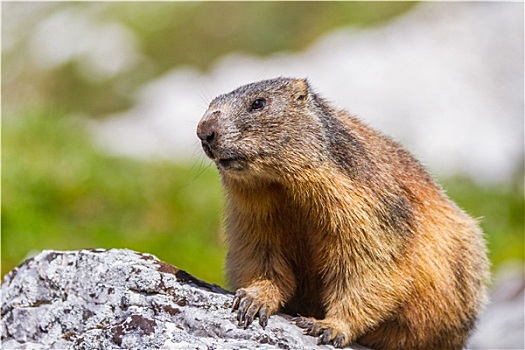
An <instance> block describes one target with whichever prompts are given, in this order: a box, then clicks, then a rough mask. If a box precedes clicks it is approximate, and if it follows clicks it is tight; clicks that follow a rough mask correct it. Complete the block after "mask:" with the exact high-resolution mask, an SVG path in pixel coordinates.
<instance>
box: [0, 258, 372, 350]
mask: <svg viewBox="0 0 525 350" xmlns="http://www.w3.org/2000/svg"><path fill="white" fill-rule="evenodd" d="M231 301H232V295H231V293H230V292H228V291H226V290H224V289H222V288H220V287H219V286H217V285H212V284H209V283H206V282H204V281H201V280H198V279H197V278H195V277H193V276H191V275H189V274H188V273H186V272H184V271H182V270H179V269H178V268H176V267H174V266H172V265H169V264H166V263H164V262H161V261H159V260H158V259H157V258H156V257H154V256H152V255H149V254H141V253H137V252H133V251H130V250H124V249H112V250H102V249H95V250H81V251H67V252H58V251H44V252H42V253H40V254H39V255H37V256H36V257H34V258H32V259H29V260H27V261H26V262H24V263H23V264H21V265H20V266H19V267H17V268H15V269H14V270H13V271H11V272H10V273H9V274H7V275H6V276H5V278H4V281H3V284H2V309H1V310H2V311H1V312H2V319H1V336H2V348H3V349H29V348H30V349H124V348H125V349H141V350H142V349H242V348H244V349H254V348H258V349H279V348H280V349H328V348H332V347H331V346H317V345H316V339H315V338H313V337H309V336H306V335H303V334H302V331H301V329H299V328H298V327H296V326H295V325H294V324H292V323H291V322H290V321H289V320H288V319H287V318H286V316H284V315H275V316H272V317H271V318H270V320H269V322H268V326H267V327H266V329H265V330H263V329H262V328H261V327H260V326H259V325H258V324H253V325H251V326H250V327H248V329H246V330H244V329H242V328H239V327H238V326H237V324H236V320H235V314H233V313H232V312H231ZM353 348H355V349H363V348H362V347H360V346H358V345H356V346H354V347H353Z"/></svg>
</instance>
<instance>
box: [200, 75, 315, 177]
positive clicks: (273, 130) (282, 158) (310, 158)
mask: <svg viewBox="0 0 525 350" xmlns="http://www.w3.org/2000/svg"><path fill="white" fill-rule="evenodd" d="M318 102H319V99H318V97H317V96H316V95H315V94H314V93H313V92H312V91H311V89H310V87H309V85H308V82H307V81H306V79H291V78H277V79H271V80H264V81H260V82H257V83H252V84H248V85H244V86H241V87H240V88H238V89H236V90H234V91H232V92H230V93H227V94H224V95H220V96H218V97H217V98H215V99H214V100H213V101H212V102H211V103H210V106H209V108H208V110H207V111H206V113H205V114H204V116H203V117H202V119H201V121H200V122H199V125H198V127H197V135H198V137H199V138H200V140H201V142H202V147H203V149H204V152H205V153H206V155H207V156H208V157H210V158H211V159H213V160H214V161H215V163H216V164H217V167H218V168H219V171H220V172H221V174H222V175H223V176H225V175H226V176H244V175H245V174H250V175H259V176H262V177H265V176H271V177H274V176H279V175H283V174H284V173H290V172H294V171H300V170H301V169H304V168H311V167H313V166H316V164H318V162H319V161H322V160H323V158H324V156H323V153H324V152H323V145H324V144H325V136H324V134H325V133H324V131H323V130H324V129H323V123H322V121H321V120H320V117H319V114H320V113H319V108H317V107H318V105H319V104H318Z"/></svg>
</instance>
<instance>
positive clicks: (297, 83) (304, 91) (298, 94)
mask: <svg viewBox="0 0 525 350" xmlns="http://www.w3.org/2000/svg"><path fill="white" fill-rule="evenodd" d="M309 90H310V89H309V85H308V80H306V79H295V80H294V81H293V94H294V99H295V100H296V101H304V100H306V98H307V97H308V94H309Z"/></svg>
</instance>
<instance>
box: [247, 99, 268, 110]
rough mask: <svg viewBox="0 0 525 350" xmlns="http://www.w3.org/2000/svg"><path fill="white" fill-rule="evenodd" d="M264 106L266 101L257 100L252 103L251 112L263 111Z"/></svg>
mask: <svg viewBox="0 0 525 350" xmlns="http://www.w3.org/2000/svg"><path fill="white" fill-rule="evenodd" d="M264 106H266V100H265V99H264V98H258V99H256V100H255V101H253V102H252V105H251V108H250V109H251V110H252V111H256V110H259V109H263V108H264Z"/></svg>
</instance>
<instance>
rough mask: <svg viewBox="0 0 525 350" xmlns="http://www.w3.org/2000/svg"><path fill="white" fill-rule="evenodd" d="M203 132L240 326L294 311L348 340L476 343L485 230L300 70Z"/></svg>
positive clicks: (257, 87) (228, 102)
mask: <svg viewBox="0 0 525 350" xmlns="http://www.w3.org/2000/svg"><path fill="white" fill-rule="evenodd" d="M197 135H198V137H199V138H200V140H201V141H202V147H203V149H204V151H205V153H206V155H208V156H209V157H210V158H211V159H213V160H214V161H215V163H216V165H217V167H218V169H219V172H220V175H221V179H222V183H223V186H224V188H225V193H226V197H227V209H226V240H227V245H228V246H229V250H228V253H227V258H226V273H227V278H228V280H229V283H230V285H231V287H232V288H234V289H235V290H236V294H235V297H234V300H233V310H237V311H238V316H237V319H238V322H239V325H241V326H244V327H245V328H246V327H247V326H248V325H250V324H251V323H252V321H253V320H254V318H255V317H259V323H260V325H261V326H263V327H264V326H266V324H267V321H268V317H269V316H270V315H272V314H274V313H276V312H277V311H279V310H282V311H284V312H287V313H290V314H293V315H300V316H299V317H297V318H296V319H295V321H296V323H297V325H298V326H300V327H302V328H305V333H307V334H309V335H312V336H319V342H320V343H333V345H335V346H336V347H343V346H345V345H348V344H350V343H351V342H353V341H357V342H359V343H361V344H363V345H366V346H368V347H371V348H373V349H389V350H392V349H426V350H428V349H461V348H462V347H463V346H465V344H466V341H467V339H468V337H469V334H470V333H471V332H472V330H473V328H474V326H475V322H476V318H477V316H478V313H479V312H480V310H481V309H482V307H483V306H484V304H485V302H486V286H485V284H486V282H487V280H488V274H489V272H488V271H489V269H488V261H487V256H486V247H485V241H484V238H483V234H482V231H481V230H480V228H479V227H478V224H477V222H476V221H475V220H474V219H472V218H471V217H469V216H468V215H467V214H465V213H464V212H463V211H462V210H461V209H459V208H458V207H457V206H456V205H455V204H454V203H453V202H452V201H451V200H450V199H449V198H448V197H447V196H446V195H445V194H444V192H443V190H442V189H441V188H440V187H439V186H438V185H437V184H436V183H435V182H434V180H433V179H432V178H431V176H430V175H429V174H428V173H427V172H426V171H425V169H424V168H423V166H422V165H421V164H420V163H419V162H418V161H417V160H415V158H414V157H413V156H411V155H410V154H409V153H408V152H407V151H406V150H405V149H403V148H402V147H401V146H400V145H399V144H398V143H396V142H395V141H393V140H392V139H391V138H389V137H387V136H384V135H383V134H381V133H380V132H377V131H375V130H373V129H372V128H370V127H369V126H367V125H365V124H364V123H363V122H361V121H360V120H359V119H357V118H356V117H354V116H351V115H349V114H348V113H347V112H345V111H342V110H337V109H335V108H334V107H332V106H331V105H330V104H329V103H328V102H327V101H325V100H324V99H323V98H321V97H320V96H319V95H318V94H317V93H316V92H315V91H313V90H312V88H311V87H310V85H309V83H308V81H307V80H306V79H292V78H277V79H271V80H264V81H260V82H256V83H252V84H248V85H245V86H242V87H240V88H238V89H236V90H234V91H232V92H230V93H227V94H224V95H221V96H219V97H217V98H215V99H214V100H213V101H212V102H211V103H210V106H209V109H208V110H207V112H206V113H205V114H204V116H203V117H202V119H201V121H200V122H199V125H198V128H197Z"/></svg>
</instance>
